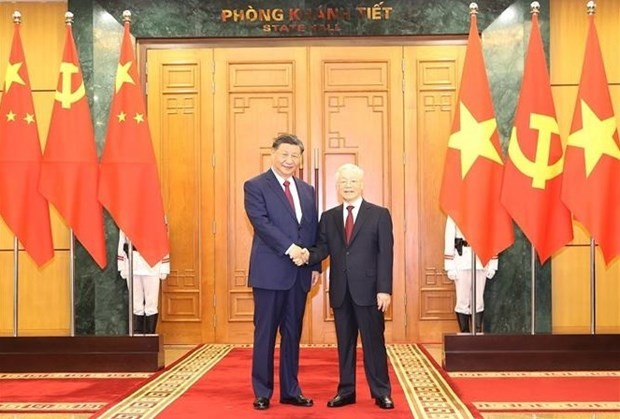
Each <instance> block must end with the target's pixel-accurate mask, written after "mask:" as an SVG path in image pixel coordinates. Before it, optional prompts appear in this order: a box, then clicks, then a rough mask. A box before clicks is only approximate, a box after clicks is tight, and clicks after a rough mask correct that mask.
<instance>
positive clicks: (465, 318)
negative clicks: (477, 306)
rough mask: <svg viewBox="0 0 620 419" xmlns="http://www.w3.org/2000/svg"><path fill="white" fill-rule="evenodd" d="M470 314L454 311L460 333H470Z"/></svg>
mask: <svg viewBox="0 0 620 419" xmlns="http://www.w3.org/2000/svg"><path fill="white" fill-rule="evenodd" d="M470 318H471V316H470V315H469V314H463V313H459V312H458V311H457V312H456V320H457V321H458V322H459V330H460V331H461V333H470V329H469V320H470Z"/></svg>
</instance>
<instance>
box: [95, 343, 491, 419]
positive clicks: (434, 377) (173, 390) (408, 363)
mask: <svg viewBox="0 0 620 419" xmlns="http://www.w3.org/2000/svg"><path fill="white" fill-rule="evenodd" d="M251 346H252V345H232V344H230V345H228V344H206V345H203V346H201V347H199V348H198V349H197V350H195V351H194V352H193V353H191V354H190V355H188V356H187V357H186V358H185V359H183V360H182V361H181V362H179V363H177V364H176V365H174V366H173V367H172V368H170V369H169V370H166V371H164V372H163V373H162V374H161V375H159V376H158V377H156V378H155V379H153V380H152V381H151V382H149V383H147V384H146V385H144V386H143V387H141V388H140V389H138V390H137V391H136V392H134V393H133V394H131V395H130V396H128V397H127V398H125V399H124V400H123V401H121V402H120V403H117V404H114V405H112V406H108V408H107V409H106V410H104V411H102V412H101V413H99V414H98V415H95V416H94V417H96V418H102V419H121V418H122V419H148V418H154V417H156V416H157V415H158V414H159V413H161V412H162V411H163V410H164V409H165V408H166V407H167V406H169V405H170V404H172V403H173V402H174V401H175V400H176V399H177V398H179V397H180V396H181V395H182V394H183V393H184V392H185V391H187V389H189V388H190V387H191V386H192V385H193V384H194V383H196V382H197V381H198V380H199V379H200V377H202V376H203V375H204V374H205V373H207V372H208V371H209V370H210V369H212V368H213V367H214V366H215V365H216V364H217V363H218V362H220V361H221V360H222V359H223V358H224V357H225V356H226V355H227V354H228V353H229V352H230V351H231V350H232V349H233V348H236V347H251ZM302 346H303V347H313V348H334V347H335V345H302ZM387 351H388V356H389V358H390V361H391V363H392V366H393V367H394V371H395V373H396V376H397V377H398V381H399V383H400V385H401V386H402V388H403V391H404V393H405V397H406V399H407V403H408V405H409V408H410V410H411V412H412V415H413V417H414V418H416V419H474V418H480V416H479V415H478V414H472V412H471V411H470V409H469V408H468V407H467V406H466V405H465V404H464V403H463V402H462V401H461V400H460V399H459V398H458V397H457V395H456V394H455V393H454V391H452V388H451V387H450V386H449V385H448V383H447V382H446V380H445V379H444V377H443V376H442V375H441V373H440V372H439V370H438V369H437V368H436V366H435V365H434V364H433V363H432V361H431V360H429V358H428V357H427V356H426V355H425V354H424V352H423V351H421V350H420V348H419V347H418V346H417V345H415V344H390V345H388V346H387Z"/></svg>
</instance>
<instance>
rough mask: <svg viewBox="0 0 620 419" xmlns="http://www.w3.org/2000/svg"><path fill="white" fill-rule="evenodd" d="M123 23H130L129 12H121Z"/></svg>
mask: <svg viewBox="0 0 620 419" xmlns="http://www.w3.org/2000/svg"><path fill="white" fill-rule="evenodd" d="M123 23H131V12H130V11H129V10H125V11H124V12H123Z"/></svg>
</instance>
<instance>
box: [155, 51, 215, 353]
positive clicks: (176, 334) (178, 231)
mask: <svg viewBox="0 0 620 419" xmlns="http://www.w3.org/2000/svg"><path fill="white" fill-rule="evenodd" d="M212 57H213V51H212V50H209V49H177V50H149V52H148V60H147V66H148V67H147V74H148V75H149V80H148V81H149V82H148V109H149V124H150V127H151V134H152V138H153V145H154V149H155V156H156V158H157V162H158V166H159V173H160V178H161V183H162V191H163V200H164V208H165V211H166V215H167V218H168V230H169V234H170V247H171V251H170V258H171V261H172V263H171V273H170V275H169V276H168V279H167V280H166V281H163V283H162V294H161V297H162V298H161V301H160V306H161V308H160V320H161V322H160V325H159V332H160V333H161V334H164V335H165V339H166V343H199V342H208V341H213V340H214V339H215V333H214V330H215V329H214V325H213V320H212V319H213V317H214V311H213V303H212V301H213V292H214V291H213V290H214V275H213V271H214V237H213V232H212V229H211V223H212V220H213V216H214V215H213V212H214V210H213V202H214V193H213V165H212V164H211V157H212V155H213V126H212V121H213V108H212V103H213V102H212V100H211V95H210V90H211V86H212V72H211V69H212V61H213V58H212Z"/></svg>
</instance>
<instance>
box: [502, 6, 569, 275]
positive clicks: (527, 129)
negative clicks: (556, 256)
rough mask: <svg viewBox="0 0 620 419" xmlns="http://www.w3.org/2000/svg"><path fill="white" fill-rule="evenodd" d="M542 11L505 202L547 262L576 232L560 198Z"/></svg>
mask: <svg viewBox="0 0 620 419" xmlns="http://www.w3.org/2000/svg"><path fill="white" fill-rule="evenodd" d="M537 13H538V12H534V13H533V14H532V31H531V34H530V41H529V45H528V50H527V57H526V59H525V69H524V73H523V82H522V84H521V92H520V95H519V103H518V105H517V111H516V115H515V120H514V124H513V128H512V134H511V136H510V143H509V145H508V156H507V159H506V165H505V169H504V180H503V185H502V195H501V196H502V198H501V199H502V203H503V204H504V206H505V207H506V209H507V210H508V212H509V213H510V214H511V216H512V218H513V219H514V220H515V222H516V223H517V224H518V225H519V227H520V228H521V230H523V232H524V233H525V235H526V236H527V238H528V239H529V241H530V242H531V243H532V245H533V246H534V247H535V248H536V251H537V253H538V258H539V259H540V262H541V263H544V262H545V261H546V260H547V259H548V258H549V257H550V256H551V255H552V254H553V253H554V252H555V251H557V250H559V249H560V248H561V247H562V246H564V245H565V244H566V243H568V242H569V241H571V240H572V238H573V228H572V220H571V215H570V212H569V211H568V208H566V206H565V205H564V203H562V201H561V200H560V188H561V186H562V166H563V163H564V161H563V151H562V142H561V139H560V135H559V132H560V130H559V127H558V123H557V119H556V115H555V107H554V105H553V97H552V95H551V85H550V83H549V74H548V72H547V64H546V60H545V54H544V50H543V44H542V38H541V36H540V29H539V27H538V14H537Z"/></svg>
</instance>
